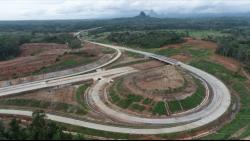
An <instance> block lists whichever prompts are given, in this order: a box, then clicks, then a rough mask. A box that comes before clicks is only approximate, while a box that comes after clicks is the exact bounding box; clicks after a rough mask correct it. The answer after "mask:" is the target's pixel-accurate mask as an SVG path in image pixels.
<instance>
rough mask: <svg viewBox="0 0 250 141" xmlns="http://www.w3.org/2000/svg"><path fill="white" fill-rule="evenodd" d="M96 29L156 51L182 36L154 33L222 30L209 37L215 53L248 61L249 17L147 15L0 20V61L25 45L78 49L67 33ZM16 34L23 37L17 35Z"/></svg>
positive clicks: (112, 36)
mask: <svg viewBox="0 0 250 141" xmlns="http://www.w3.org/2000/svg"><path fill="white" fill-rule="evenodd" d="M95 27H101V28H99V29H97V30H92V31H89V34H92V35H95V34H98V33H105V32H111V34H110V35H109V37H108V38H109V40H111V41H114V42H117V43H122V44H127V45H131V44H135V45H137V46H139V47H145V48H152V47H156V48H157V47H160V46H162V45H164V44H171V43H178V42H181V41H182V36H183V35H182V34H180V33H177V32H165V33H163V32H154V30H158V31H159V30H197V31H204V30H206V31H208V30H215V31H221V32H223V33H227V34H229V36H225V37H221V38H217V37H212V36H209V38H208V40H212V41H215V42H218V44H219V48H218V49H217V51H216V52H217V53H219V54H222V55H225V56H229V57H233V58H236V59H238V60H240V61H243V62H245V63H248V62H249V46H250V44H249V35H250V33H249V31H250V29H249V27H250V18H249V17H210V18H207V17H203V18H198V17H196V18H162V19H161V18H154V17H149V16H135V17H130V18H116V19H99V20H51V21H50V20H48V21H0V60H7V59H11V58H13V57H15V56H17V55H18V54H19V52H20V49H19V47H18V46H20V45H21V44H22V43H24V42H25V43H29V42H55V43H68V44H69V46H70V47H71V48H79V47H81V43H80V41H78V40H77V39H75V38H74V37H73V36H72V35H70V34H68V33H72V32H75V31H79V30H84V29H89V28H95ZM131 31H133V33H132V32H131ZM134 31H141V32H134ZM145 31H146V32H145ZM120 32H123V33H120ZM9 33H11V35H9ZM19 33H25V35H18V34H19ZM26 33H28V35H27V34H26ZM2 34H3V35H2ZM6 34H7V35H6Z"/></svg>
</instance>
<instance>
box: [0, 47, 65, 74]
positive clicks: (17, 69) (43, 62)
mask: <svg viewBox="0 0 250 141" xmlns="http://www.w3.org/2000/svg"><path fill="white" fill-rule="evenodd" d="M67 48H68V46H67V45H63V44H51V43H48V44H47V43H35V44H33V43H31V44H24V45H23V46H21V50H22V53H21V56H20V57H18V58H16V59H13V60H9V61H3V62H0V79H10V78H11V77H17V76H22V75H24V74H27V73H31V72H34V71H36V70H39V69H41V68H42V67H46V66H49V65H51V64H53V63H55V62H56V59H57V57H58V56H60V55H62V54H63V53H64V52H65V51H66V50H67Z"/></svg>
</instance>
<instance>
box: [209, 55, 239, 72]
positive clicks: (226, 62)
mask: <svg viewBox="0 0 250 141" xmlns="http://www.w3.org/2000/svg"><path fill="white" fill-rule="evenodd" d="M210 59H211V60H213V61H216V62H217V63H219V64H221V65H223V66H224V67H226V68H227V69H229V70H231V71H234V72H236V71H238V70H239V68H240V62H238V61H236V60H235V59H232V58H228V57H224V56H220V55H213V56H211V57H210Z"/></svg>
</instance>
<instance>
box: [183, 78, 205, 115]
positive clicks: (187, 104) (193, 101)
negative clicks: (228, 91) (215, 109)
mask: <svg viewBox="0 0 250 141" xmlns="http://www.w3.org/2000/svg"><path fill="white" fill-rule="evenodd" d="M195 81H196V85H197V86H198V88H197V90H196V92H195V93H194V94H193V95H192V96H190V97H188V98H186V99H184V100H181V101H180V103H181V105H182V107H183V109H184V110H189V109H192V108H195V107H196V106H198V105H199V104H200V103H201V102H202V101H203V99H204V97H205V92H206V91H205V87H204V86H203V85H202V84H201V83H200V82H199V81H198V80H196V79H195Z"/></svg>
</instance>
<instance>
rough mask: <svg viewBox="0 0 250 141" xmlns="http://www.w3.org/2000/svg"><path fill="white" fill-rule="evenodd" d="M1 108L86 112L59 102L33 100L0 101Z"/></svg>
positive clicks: (82, 113)
mask: <svg viewBox="0 0 250 141" xmlns="http://www.w3.org/2000/svg"><path fill="white" fill-rule="evenodd" d="M0 105H2V106H6V105H7V106H18V107H30V108H42V109H53V110H56V111H61V112H65V113H75V114H81V115H84V114H86V111H84V110H82V109H81V108H80V107H79V106H76V105H71V104H66V103H60V102H48V101H40V100H35V99H7V100H0Z"/></svg>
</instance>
